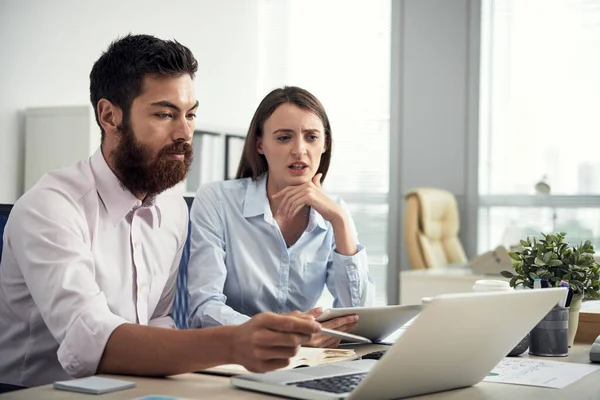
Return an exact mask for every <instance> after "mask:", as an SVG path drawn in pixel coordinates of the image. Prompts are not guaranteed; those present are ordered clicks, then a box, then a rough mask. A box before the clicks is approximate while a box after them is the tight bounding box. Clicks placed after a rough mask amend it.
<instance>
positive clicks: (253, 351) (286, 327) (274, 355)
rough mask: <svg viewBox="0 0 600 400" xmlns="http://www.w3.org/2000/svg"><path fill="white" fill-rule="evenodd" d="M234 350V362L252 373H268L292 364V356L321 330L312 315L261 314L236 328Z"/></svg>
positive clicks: (297, 313)
mask: <svg viewBox="0 0 600 400" xmlns="http://www.w3.org/2000/svg"><path fill="white" fill-rule="evenodd" d="M235 328H236V329H235V330H234V333H233V337H232V343H231V350H232V355H233V362H234V363H235V364H241V365H243V366H244V367H246V369H248V370H249V371H252V372H267V371H271V370H274V369H277V368H283V367H286V366H287V365H289V363H290V357H293V356H295V355H296V353H297V352H298V349H299V347H300V346H301V345H305V344H307V343H308V342H309V340H310V339H311V336H312V335H313V334H314V333H317V332H319V331H320V330H321V326H320V325H319V323H317V322H315V320H314V318H313V317H312V316H311V315H308V314H304V313H301V312H299V311H294V312H291V313H289V314H279V315H278V314H273V313H261V314H258V315H256V316H255V317H254V318H252V319H251V320H250V321H248V322H246V323H244V324H242V325H239V326H237V327H235Z"/></svg>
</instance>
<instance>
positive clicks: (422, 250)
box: [404, 188, 467, 269]
mask: <svg viewBox="0 0 600 400" xmlns="http://www.w3.org/2000/svg"><path fill="white" fill-rule="evenodd" d="M405 199H406V211H405V214H404V241H405V244H406V249H407V253H408V258H409V261H410V265H411V268H413V269H423V268H436V267H442V266H444V265H448V264H456V263H466V262H467V256H466V254H465V251H464V249H463V246H462V244H461V243H460V240H459V238H458V232H459V228H460V224H459V216H458V204H457V203H456V198H455V197H454V195H453V194H452V193H450V192H448V191H446V190H442V189H436V188H416V189H413V190H411V191H410V192H408V194H406V196H405Z"/></svg>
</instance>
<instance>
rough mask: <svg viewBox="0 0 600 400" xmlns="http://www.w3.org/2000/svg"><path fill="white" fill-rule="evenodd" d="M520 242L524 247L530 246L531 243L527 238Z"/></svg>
mask: <svg viewBox="0 0 600 400" xmlns="http://www.w3.org/2000/svg"><path fill="white" fill-rule="evenodd" d="M519 242H520V243H521V246H523V247H529V243H527V241H526V240H520V241H519Z"/></svg>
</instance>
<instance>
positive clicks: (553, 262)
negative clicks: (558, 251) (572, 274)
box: [548, 260, 563, 267]
mask: <svg viewBox="0 0 600 400" xmlns="http://www.w3.org/2000/svg"><path fill="white" fill-rule="evenodd" d="M548 265H549V266H551V267H558V266H561V265H563V263H562V261H560V260H550V261H548Z"/></svg>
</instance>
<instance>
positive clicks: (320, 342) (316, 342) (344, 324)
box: [303, 307, 358, 348]
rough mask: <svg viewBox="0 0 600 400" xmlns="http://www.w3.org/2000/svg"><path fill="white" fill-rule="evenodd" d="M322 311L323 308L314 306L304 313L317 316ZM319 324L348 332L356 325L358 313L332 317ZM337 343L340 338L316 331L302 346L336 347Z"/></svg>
mask: <svg viewBox="0 0 600 400" xmlns="http://www.w3.org/2000/svg"><path fill="white" fill-rule="evenodd" d="M322 313H323V309H322V308H321V307H316V308H313V309H312V310H310V311H307V312H306V313H305V314H308V315H311V316H313V317H315V318H317V317H318V316H319V315H321V314H322ZM321 326H322V327H323V328H328V329H334V330H336V331H340V332H350V331H351V330H352V329H354V328H356V327H357V326H358V315H355V314H352V315H345V316H343V317H338V318H333V319H330V320H328V321H325V322H321ZM339 344H340V339H337V338H334V337H331V336H327V335H323V334H320V333H317V334H313V335H312V338H311V339H310V340H309V341H308V342H306V343H304V344H303V346H308V347H328V348H335V347H338V346H339Z"/></svg>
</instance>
